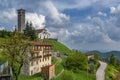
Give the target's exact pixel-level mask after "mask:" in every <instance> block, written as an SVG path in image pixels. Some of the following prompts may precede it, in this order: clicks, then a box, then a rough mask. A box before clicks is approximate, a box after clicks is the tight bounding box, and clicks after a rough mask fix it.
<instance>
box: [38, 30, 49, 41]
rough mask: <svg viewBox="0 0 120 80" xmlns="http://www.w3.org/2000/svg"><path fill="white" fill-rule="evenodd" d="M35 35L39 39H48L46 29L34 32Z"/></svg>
mask: <svg viewBox="0 0 120 80" xmlns="http://www.w3.org/2000/svg"><path fill="white" fill-rule="evenodd" d="M36 34H37V36H38V38H39V39H42V40H43V39H48V38H49V37H50V34H49V33H48V32H47V30H46V29H38V30H36Z"/></svg>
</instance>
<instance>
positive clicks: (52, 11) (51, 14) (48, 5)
mask: <svg viewBox="0 0 120 80" xmlns="http://www.w3.org/2000/svg"><path fill="white" fill-rule="evenodd" d="M42 5H43V6H44V8H45V10H46V12H47V19H48V20H49V21H50V22H48V23H50V24H58V25H59V24H63V23H66V22H67V21H69V16H67V15H65V14H63V13H61V12H59V11H58V9H57V8H56V7H55V6H54V4H53V3H52V2H51V1H45V2H43V3H42Z"/></svg>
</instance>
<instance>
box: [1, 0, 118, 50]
mask: <svg viewBox="0 0 120 80" xmlns="http://www.w3.org/2000/svg"><path fill="white" fill-rule="evenodd" d="M20 8H23V9H25V10H26V21H28V22H32V23H33V25H34V27H35V28H36V29H40V28H46V29H48V31H49V32H50V33H51V37H54V38H56V37H58V38H59V41H61V42H62V43H64V44H66V45H67V46H69V47H70V48H71V49H79V50H81V51H84V50H87V51H89V50H101V51H110V50H120V35H119V34H120V22H119V21H120V0H34V1H33V0H0V13H1V16H0V29H4V28H5V29H7V30H12V29H13V28H14V26H15V25H16V26H17V10H18V9H20Z"/></svg>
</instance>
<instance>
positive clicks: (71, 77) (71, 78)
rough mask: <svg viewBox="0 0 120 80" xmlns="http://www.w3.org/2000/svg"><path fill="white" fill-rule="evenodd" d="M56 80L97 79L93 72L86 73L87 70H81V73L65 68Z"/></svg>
mask: <svg viewBox="0 0 120 80" xmlns="http://www.w3.org/2000/svg"><path fill="white" fill-rule="evenodd" d="M54 80H95V76H94V75H93V74H88V77H87V75H86V71H80V72H79V73H74V72H72V71H68V70H65V71H64V72H63V73H62V74H61V75H60V76H59V77H57V78H55V79H54Z"/></svg>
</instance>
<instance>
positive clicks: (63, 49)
mask: <svg viewBox="0 0 120 80" xmlns="http://www.w3.org/2000/svg"><path fill="white" fill-rule="evenodd" d="M44 42H48V43H50V44H52V45H53V46H54V50H55V51H59V52H60V53H61V54H64V53H67V54H68V53H71V50H70V49H69V48H68V47H66V46H65V45H64V44H62V43H60V42H59V41H55V40H47V39H46V40H44Z"/></svg>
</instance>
